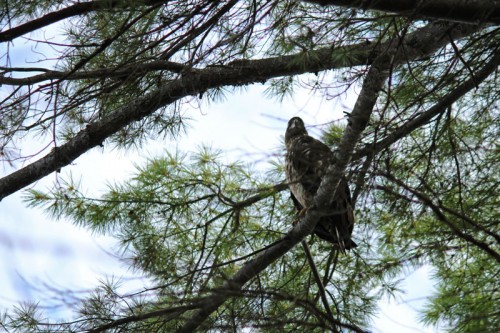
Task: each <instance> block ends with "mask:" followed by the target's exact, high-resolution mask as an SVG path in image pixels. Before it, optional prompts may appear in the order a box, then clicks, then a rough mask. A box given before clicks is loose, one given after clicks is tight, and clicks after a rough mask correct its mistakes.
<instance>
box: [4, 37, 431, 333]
mask: <svg viewBox="0 0 500 333" xmlns="http://www.w3.org/2000/svg"><path fill="white" fill-rule="evenodd" d="M30 47H32V45H31V44H30V43H29V42H26V43H24V44H22V43H19V42H18V44H17V45H16V48H15V49H13V50H12V51H13V52H12V53H11V54H12V57H13V59H12V60H13V63H14V65H24V66H30V65H31V66H36V64H35V65H34V64H33V63H32V61H33V59H31V58H30V57H32V56H33V53H31V52H30ZM38 47H40V46H38ZM265 88H266V86H263V85H260V84H258V85H253V86H250V87H248V88H247V89H239V90H238V91H237V92H234V93H231V94H227V98H226V99H225V101H223V102H215V103H210V104H208V103H203V104H202V106H201V108H194V107H191V106H190V105H189V104H185V105H184V108H183V110H184V114H185V115H186V116H188V117H190V118H192V120H191V121H190V122H189V125H190V127H189V129H188V132H187V134H184V135H183V136H182V137H181V138H180V140H176V141H172V140H168V139H157V140H151V141H149V142H148V143H147V144H145V145H144V146H143V148H141V149H135V150H132V151H124V150H120V149H112V148H111V147H109V146H107V145H106V143H105V146H104V148H95V149H93V150H91V151H90V152H87V153H86V154H84V155H83V156H81V157H79V158H78V159H77V160H76V161H74V162H73V163H72V164H71V165H70V166H68V167H65V168H63V169H62V171H61V173H60V174H51V175H49V176H48V177H46V178H44V179H42V180H40V181H39V182H37V183H36V184H34V185H32V186H30V187H29V188H36V189H38V190H45V189H47V188H49V187H50V186H51V185H52V184H53V183H54V182H55V181H58V179H61V178H63V179H64V178H68V177H69V176H70V175H71V177H73V178H74V179H82V184H83V189H84V190H85V191H86V192H87V193H88V194H90V195H95V196H97V195H99V194H100V193H103V192H104V191H105V190H106V186H107V184H111V183H115V182H120V181H123V180H124V179H127V178H128V177H130V176H132V175H133V174H134V172H135V166H140V165H143V164H144V163H146V161H147V160H148V158H152V157H155V156H161V155H162V154H164V153H165V152H166V151H170V152H171V151H174V150H176V149H179V150H182V151H194V150H196V149H197V147H200V146H201V145H209V146H211V147H212V148H214V149H222V150H223V152H224V156H225V158H226V159H227V161H234V160H242V159H243V160H246V161H252V162H254V163H257V166H258V167H262V168H265V167H266V164H267V163H269V161H270V160H271V159H272V158H273V157H275V156H278V155H282V154H283V153H284V150H283V145H282V141H283V135H284V131H285V128H286V123H287V121H288V119H289V118H291V117H293V116H300V117H302V118H303V119H304V121H305V123H306V125H309V127H308V130H309V132H310V134H311V135H312V136H315V137H316V138H320V136H321V129H323V128H324V126H323V125H324V124H327V123H328V122H331V121H332V120H336V119H340V118H342V117H343V111H346V110H350V109H351V108H352V106H353V105H354V102H355V97H356V91H355V90H351V91H349V92H348V94H347V95H344V96H342V97H339V98H334V99H330V100H324V99H322V98H320V97H319V96H312V95H310V94H309V93H308V92H307V91H305V90H298V91H296V93H295V94H294V97H293V99H291V98H289V99H285V100H284V101H283V102H281V103H280V102H279V101H277V100H275V99H270V98H268V97H266V94H265ZM2 89H5V87H0V94H1V93H5V90H4V91H2ZM228 138H230V139H228ZM33 140H34V139H31V140H28V141H26V142H25V143H24V144H23V146H20V147H19V148H21V149H22V148H29V147H31V146H33V145H34V144H36V142H34V141H33ZM28 162H29V161H28ZM21 166H22V165H16V168H19V167H21ZM12 171H13V169H11V168H10V167H8V166H2V167H0V175H1V176H4V175H6V174H9V173H10V172H12ZM25 190H26V189H25ZM23 191H24V190H23ZM23 191H19V192H17V193H16V194H14V195H11V196H9V197H7V198H5V199H4V200H2V201H1V202H0V310H4V309H12V308H13V306H15V305H16V304H19V302H38V303H39V304H40V305H42V307H45V309H46V311H47V314H48V316H49V317H52V318H64V317H67V316H68V315H69V314H70V313H71V312H70V310H69V309H70V307H71V304H72V303H73V302H75V300H76V298H78V297H82V296H83V295H85V294H86V293H88V292H89V291H90V290H91V289H92V288H93V287H95V286H97V285H98V284H99V282H100V281H102V280H106V279H111V278H115V279H116V278H121V279H122V280H123V281H124V287H123V288H124V290H133V289H137V288H141V286H143V285H144V284H147V283H148V281H147V280H146V279H143V278H141V277H140V276H138V274H137V273H134V272H131V271H130V270H129V269H128V268H127V266H126V265H125V264H124V263H122V261H121V260H120V258H119V257H117V255H116V253H117V252H116V248H117V245H116V243H115V241H114V239H113V238H111V237H104V236H100V235H95V234H92V233H90V232H89V231H88V230H86V229H83V228H81V227H77V226H74V225H73V224H72V223H71V221H68V220H65V219H61V220H57V221H56V220H53V219H51V218H50V217H49V216H47V215H46V214H45V213H44V212H43V210H42V209H40V208H29V207H27V204H26V203H25V202H24V201H23ZM430 274H431V270H430V268H429V267H426V266H424V267H422V268H420V269H418V270H416V271H415V272H413V273H411V274H409V275H408V276H407V277H406V280H405V282H404V283H403V285H402V286H403V287H404V288H406V289H407V292H406V294H403V295H400V296H398V297H396V299H392V300H384V302H382V303H381V310H380V313H379V316H378V318H376V319H375V320H374V322H373V327H372V329H373V332H386V333H387V332H389V333H390V332H401V333H412V332H428V333H431V332H435V330H433V329H431V328H428V327H423V326H422V325H421V324H419V323H418V321H417V312H416V309H418V308H419V307H421V306H422V305H423V303H424V301H423V299H424V298H425V296H428V295H429V294H430V292H431V291H432V288H433V287H432V286H433V282H432V280H430V278H429V276H430ZM60 291H64V294H65V295H66V296H65V298H64V299H60V296H61V293H60ZM54 298H55V299H54ZM17 306H19V305H17Z"/></svg>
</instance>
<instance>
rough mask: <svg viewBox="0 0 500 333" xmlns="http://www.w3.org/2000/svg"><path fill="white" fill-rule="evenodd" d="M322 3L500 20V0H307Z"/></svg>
mask: <svg viewBox="0 0 500 333" xmlns="http://www.w3.org/2000/svg"><path fill="white" fill-rule="evenodd" d="M305 2H310V3H316V4H319V5H322V6H341V7H347V8H359V9H363V10H378V11H383V12H389V13H395V14H398V15H403V16H408V17H418V18H422V19H442V20H447V21H454V22H468V23H479V22H482V23H493V24H500V2H499V1H496V0H481V1H471V0H421V1H415V0H377V1H373V0H305Z"/></svg>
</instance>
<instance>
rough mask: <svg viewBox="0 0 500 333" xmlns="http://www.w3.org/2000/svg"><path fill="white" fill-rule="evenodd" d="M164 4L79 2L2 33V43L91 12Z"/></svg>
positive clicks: (147, 1)
mask: <svg viewBox="0 0 500 333" xmlns="http://www.w3.org/2000/svg"><path fill="white" fill-rule="evenodd" d="M162 2H168V1H165V0H143V1H129V2H128V3H127V2H124V1H121V0H96V1H89V2H78V3H76V4H74V5H71V6H68V7H66V8H63V9H60V10H58V11H54V12H50V13H48V14H46V15H44V16H42V17H40V18H37V19H34V20H32V21H29V22H26V23H23V24H21V25H18V26H16V27H14V28H11V29H8V30H4V31H2V32H0V43H4V42H11V41H13V40H14V39H15V38H17V37H20V36H22V35H24V34H27V33H30V32H33V31H35V30H38V29H41V28H43V27H47V26H49V25H51V24H54V23H57V22H59V21H62V20H65V19H67V18H70V17H73V16H78V15H85V14H88V13H90V12H93V11H98V10H102V9H112V8H114V7H117V6H121V7H130V6H138V5H145V6H153V5H158V4H160V3H162Z"/></svg>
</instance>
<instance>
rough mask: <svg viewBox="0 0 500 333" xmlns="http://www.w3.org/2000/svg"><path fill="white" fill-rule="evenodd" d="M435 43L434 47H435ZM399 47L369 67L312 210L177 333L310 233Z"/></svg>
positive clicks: (184, 332) (184, 331) (180, 332)
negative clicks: (334, 159) (333, 160)
mask: <svg viewBox="0 0 500 333" xmlns="http://www.w3.org/2000/svg"><path fill="white" fill-rule="evenodd" d="M437 45H440V44H439V43H438V44H434V46H435V47H438V46H437ZM398 51H399V48H398V47H397V46H395V47H391V48H389V49H387V52H386V53H383V54H381V55H380V56H379V57H377V58H376V59H375V60H374V62H373V65H372V66H371V67H370V70H369V71H368V73H367V75H366V77H365V80H364V82H363V86H362V89H361V92H360V94H359V97H358V99H357V101H356V104H355V105H354V108H353V111H352V113H351V116H350V123H349V125H348V126H347V128H346V130H345V132H344V135H343V137H342V140H341V142H340V145H339V151H338V153H337V154H336V158H337V160H336V163H335V164H333V165H331V166H330V167H329V168H328V171H327V174H326V175H325V176H324V177H323V179H322V181H321V184H320V187H319V189H318V191H317V192H316V195H315V197H314V206H313V208H311V209H309V210H307V212H306V215H305V216H304V217H303V218H302V219H301V221H300V222H299V223H298V224H297V225H296V226H295V227H294V228H293V229H292V230H291V231H289V232H288V233H287V234H286V236H285V237H284V238H283V239H282V241H281V242H279V243H278V244H276V245H275V246H273V247H270V248H269V249H268V250H266V251H263V252H261V253H260V254H259V255H257V256H256V257H255V258H254V259H252V260H250V261H249V262H247V263H246V264H244V265H243V267H242V268H241V269H240V270H239V271H238V272H237V273H236V274H235V275H234V276H233V277H232V278H231V279H229V280H227V281H226V282H225V283H224V285H223V286H222V287H221V289H220V290H217V291H214V292H213V293H212V295H211V296H209V297H207V298H206V299H205V300H204V301H203V302H202V304H201V307H200V309H199V310H197V311H196V312H195V313H194V314H193V315H192V316H191V318H189V319H188V320H187V321H186V323H185V324H184V326H182V327H181V328H180V329H179V330H178V331H177V332H178V333H187V332H193V331H194V330H196V328H198V327H199V326H200V325H201V324H202V323H203V322H204V321H205V320H206V319H207V318H208V317H209V316H210V315H211V314H212V313H213V312H214V311H216V310H217V308H218V307H219V306H221V305H222V304H223V303H224V302H225V300H226V299H227V298H229V297H230V294H228V293H227V291H233V292H234V291H238V290H240V289H241V288H242V287H243V285H244V284H245V283H247V282H248V281H250V280H251V279H253V278H254V277H256V276H257V275H258V274H259V273H260V272H262V271H263V270H264V269H265V268H267V267H268V266H269V265H271V264H272V263H273V262H274V261H275V260H277V259H278V258H280V257H281V256H283V255H284V254H285V253H287V252H288V251H289V250H290V249H291V248H292V247H294V246H295V245H296V244H297V243H298V242H300V241H301V240H302V239H303V238H304V237H306V236H307V235H309V234H311V233H312V232H313V230H314V227H315V226H316V223H317V221H318V219H319V218H320V217H321V216H322V214H321V212H320V210H318V209H315V208H318V207H319V208H321V207H325V206H327V205H328V203H329V202H330V200H331V199H332V195H331V194H332V193H335V192H336V190H337V188H338V184H339V183H340V180H341V179H342V177H343V175H344V173H345V169H346V167H347V164H348V163H349V161H350V160H351V156H352V153H353V150H354V147H355V145H356V143H357V141H358V140H359V138H360V137H361V133H362V132H363V130H364V129H365V127H366V125H367V124H368V120H369V118H370V115H371V113H372V110H373V108H374V107H375V103H376V101H377V98H378V96H379V93H380V91H381V90H382V88H383V86H384V83H385V81H386V79H387V77H388V74H389V71H388V69H389V67H390V66H391V65H392V64H393V62H392V61H391V60H393V59H395V56H396V55H397V53H398Z"/></svg>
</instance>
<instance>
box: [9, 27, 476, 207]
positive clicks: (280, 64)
mask: <svg viewBox="0 0 500 333" xmlns="http://www.w3.org/2000/svg"><path fill="white" fill-rule="evenodd" d="M476 30H477V27H475V26H471V25H456V24H454V25H450V24H446V23H442V22H434V23H430V24H429V25H427V26H425V27H423V28H421V29H419V30H417V31H416V32H414V33H412V34H409V35H408V36H406V38H405V40H404V41H399V40H392V41H389V42H386V43H383V44H380V45H379V46H378V48H376V50H375V51H374V54H381V53H382V52H387V53H388V54H392V59H393V60H392V63H393V64H394V65H397V64H400V63H403V62H406V61H412V60H416V59H419V58H421V57H424V56H429V55H430V54H432V53H433V52H435V51H436V50H437V49H439V48H441V47H443V46H444V45H446V44H447V43H448V42H449V39H448V35H447V34H450V35H451V36H452V38H453V39H455V40H456V39H460V38H462V37H464V36H466V35H468V34H470V33H472V32H474V31H476ZM356 47H358V46H356ZM347 50H348V51H352V52H354V51H355V50H356V49H355V48H353V49H349V48H347ZM343 51H345V49H344V50H343ZM371 59H372V58H371V57H370V58H368V59H366V58H365V61H371ZM289 60H290V59H289V58H288V57H283V58H281V57H279V58H268V59H259V60H249V61H242V62H237V63H230V64H228V65H227V66H214V67H207V68H205V69H200V70H196V71H194V72H188V73H187V74H186V75H184V76H182V77H180V78H179V79H176V80H173V81H170V82H169V83H167V84H165V85H163V86H161V87H159V88H158V89H157V90H154V91H152V92H151V93H149V94H147V95H145V96H144V97H143V98H140V99H138V100H136V101H135V102H133V103H130V104H128V105H125V106H123V107H121V108H119V109H117V110H116V111H114V112H112V113H110V114H109V115H108V116H106V117H104V118H102V119H99V120H96V121H95V122H93V123H90V124H88V125H87V126H86V127H85V128H84V129H82V130H81V131H80V132H79V133H77V134H76V135H75V136H74V137H73V138H72V139H70V140H69V141H67V142H66V143H65V144H63V145H61V146H60V147H57V148H54V149H53V150H52V151H51V152H50V153H49V154H47V155H46V156H44V157H42V158H41V159H39V160H37V161H35V162H33V163H31V164H29V165H27V166H26V167H24V168H22V169H20V170H18V171H15V172H13V173H12V174H10V175H7V176H5V177H3V178H1V179H0V200H1V199H3V198H4V197H6V196H8V195H10V194H12V193H14V192H16V191H18V190H19V189H21V188H23V187H25V186H27V185H29V184H31V183H33V182H35V181H37V180H39V179H41V178H43V177H45V176H47V175H48V174H50V173H52V172H53V171H56V170H58V169H60V168H62V167H64V166H66V165H68V164H70V163H71V162H72V161H74V160H75V159H76V158H77V157H78V156H80V155H82V154H83V153H85V152H86V151H88V150H90V149H91V148H93V147H95V146H97V145H100V144H101V143H102V142H103V141H104V140H106V139H107V138H108V137H109V136H111V135H113V134H114V133H116V132H118V131H119V130H120V129H122V128H123V127H125V126H127V125H129V124H131V123H132V122H134V121H138V120H141V119H143V118H145V117H147V116H149V115H151V114H152V113H153V112H154V111H156V110H158V109H160V108H161V107H164V106H166V105H169V104H172V103H174V102H175V101H177V100H179V99H181V98H183V97H186V96H191V95H196V94H200V93H203V92H204V91H206V90H208V89H212V88H217V87H221V86H237V85H247V84H252V83H256V82H263V81H266V80H268V79H270V78H274V77H279V76H286V75H297V74H303V73H309V72H318V71H322V70H327V69H331V68H339V67H343V66H345V62H344V61H342V60H338V59H336V58H332V54H331V53H329V54H324V57H323V58H319V59H318V58H315V59H312V57H303V59H302V61H299V62H290V61H289ZM372 68H376V66H375V67H374V66H372ZM360 98H361V99H360V100H359V101H361V100H362V99H363V98H364V97H360ZM352 116H353V117H356V115H355V112H353V113H352ZM353 120H354V119H353ZM354 143H355V142H353V143H352V144H354ZM348 148H349V147H344V148H342V152H346V151H347V150H348ZM345 165H347V162H346V163H345ZM345 165H344V166H345Z"/></svg>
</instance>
